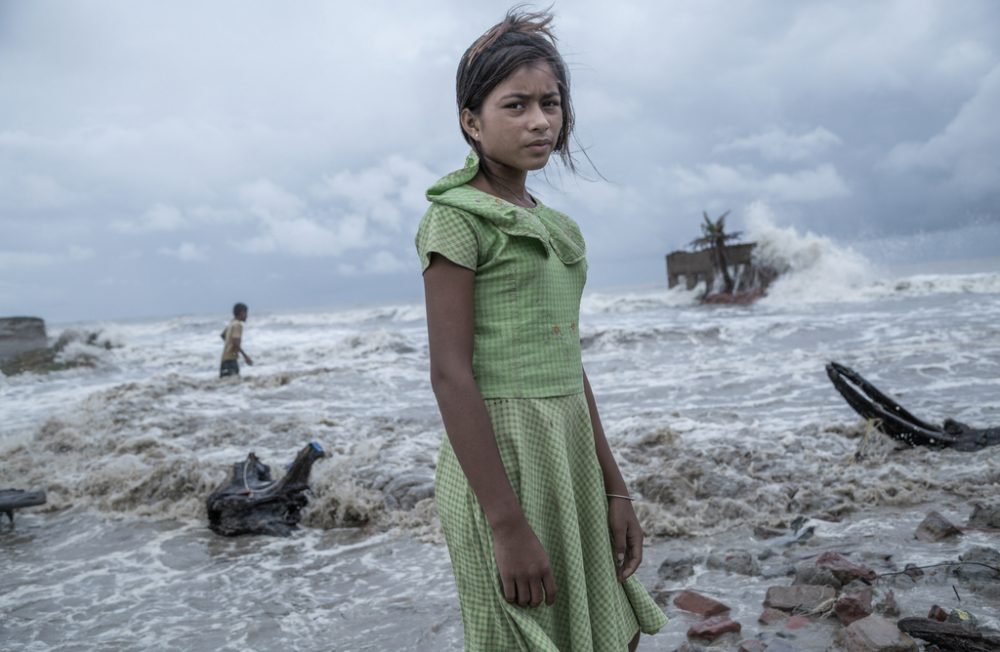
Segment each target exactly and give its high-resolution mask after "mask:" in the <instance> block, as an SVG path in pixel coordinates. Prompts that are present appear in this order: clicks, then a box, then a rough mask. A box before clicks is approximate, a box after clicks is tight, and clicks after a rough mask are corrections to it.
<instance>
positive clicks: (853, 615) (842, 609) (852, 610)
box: [833, 588, 872, 625]
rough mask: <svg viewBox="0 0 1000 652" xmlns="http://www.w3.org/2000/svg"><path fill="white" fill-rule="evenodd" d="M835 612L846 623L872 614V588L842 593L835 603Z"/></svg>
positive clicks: (848, 623)
mask: <svg viewBox="0 0 1000 652" xmlns="http://www.w3.org/2000/svg"><path fill="white" fill-rule="evenodd" d="M833 612H834V613H835V614H837V618H839V619H840V622H842V623H844V624H845V625H850V624H851V623H853V622H854V621H855V620H861V619H862V618H865V617H867V616H870V615H871V614H872V590H871V589H869V588H864V589H861V590H859V591H851V592H848V591H845V592H843V593H841V595H840V597H839V598H837V602H836V603H835V604H834V605H833Z"/></svg>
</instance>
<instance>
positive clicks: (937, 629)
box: [897, 618, 1000, 652]
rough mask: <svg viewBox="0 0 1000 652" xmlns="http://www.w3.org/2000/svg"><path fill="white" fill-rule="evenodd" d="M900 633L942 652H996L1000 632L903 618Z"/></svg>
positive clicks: (945, 622)
mask: <svg viewBox="0 0 1000 652" xmlns="http://www.w3.org/2000/svg"><path fill="white" fill-rule="evenodd" d="M897 626H898V627H899V629H901V630H902V631H904V632H906V633H907V634H909V635H910V636H912V637H913V638H919V639H921V640H923V641H927V642H928V643H933V644H934V645H936V646H938V647H939V648H940V649H941V650H942V651H943V652H997V650H1000V632H993V631H986V630H980V629H979V628H977V627H976V626H975V625H973V624H971V623H954V622H947V621H944V622H942V621H939V620H934V619H932V618H903V619H902V620H900V621H899V622H898V623H897Z"/></svg>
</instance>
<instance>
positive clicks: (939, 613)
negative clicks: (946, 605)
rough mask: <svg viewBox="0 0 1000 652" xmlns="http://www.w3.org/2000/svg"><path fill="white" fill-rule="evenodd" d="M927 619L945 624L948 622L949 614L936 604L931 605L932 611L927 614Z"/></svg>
mask: <svg viewBox="0 0 1000 652" xmlns="http://www.w3.org/2000/svg"><path fill="white" fill-rule="evenodd" d="M927 617H928V618H930V619H931V620H936V621H938V622H939V623H943V622H944V621H946V620H948V612H947V611H945V610H944V609H942V608H941V607H939V606H937V605H936V604H935V605H931V610H930V611H929V612H928V613H927Z"/></svg>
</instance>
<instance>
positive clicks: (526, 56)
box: [455, 5, 576, 170]
mask: <svg viewBox="0 0 1000 652" xmlns="http://www.w3.org/2000/svg"><path fill="white" fill-rule="evenodd" d="M551 23H552V14H551V13H549V12H548V11H537V12H525V11H523V10H522V5H518V6H515V7H512V8H511V9H510V11H508V12H507V15H506V16H505V17H504V19H503V20H502V21H500V22H499V23H497V24H496V25H494V26H493V27H491V28H490V29H489V30H487V31H486V33H485V34H483V35H482V36H480V37H479V38H478V39H476V41H475V42H474V43H473V44H472V45H470V46H469V49H468V50H466V51H465V54H463V55H462V60H461V61H459V62H458V74H457V75H456V79H455V94H456V99H457V100H458V112H459V114H461V113H462V111H463V110H464V109H468V110H469V111H471V112H472V113H474V114H478V113H479V111H480V109H481V108H482V106H483V102H484V101H485V100H486V96H487V95H489V94H490V93H491V92H492V91H493V89H494V88H496V87H497V86H498V85H499V84H500V83H501V82H502V81H503V80H505V79H507V77H509V76H510V75H512V74H513V73H514V72H515V71H516V70H517V69H518V68H520V67H521V66H523V65H526V64H530V63H536V62H539V61H544V62H546V63H548V64H549V65H550V66H552V72H553V73H554V74H555V76H556V82H557V83H558V85H559V94H560V96H561V97H560V105H561V107H562V117H563V120H562V130H560V132H559V134H558V135H557V136H556V142H555V147H554V148H553V149H554V150H555V151H556V152H559V158H560V159H562V162H563V164H565V165H566V167H568V168H569V169H570V170H575V169H576V168H575V165H574V163H573V157H572V154H571V153H570V151H569V137H570V135H571V134H572V133H573V103H572V102H571V101H570V95H569V72H567V70H566V62H564V61H563V58H562V56H561V55H560V54H559V51H558V50H557V49H556V45H555V43H556V37H555V35H554V34H553V33H552V29H551V28H550V25H551ZM462 137H463V138H465V142H467V143H469V145H471V146H472V148H473V149H475V150H476V153H477V154H479V158H480V160H482V158H483V152H482V150H481V147H480V144H479V143H478V142H477V141H476V140H473V139H472V138H470V137H469V134H467V133H465V130H464V129H463V130H462ZM481 169H482V168H481Z"/></svg>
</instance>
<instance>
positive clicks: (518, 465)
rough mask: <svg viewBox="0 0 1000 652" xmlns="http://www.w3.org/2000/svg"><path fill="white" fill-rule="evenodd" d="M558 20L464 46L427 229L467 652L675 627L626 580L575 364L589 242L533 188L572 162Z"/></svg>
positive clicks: (444, 450) (622, 640)
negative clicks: (459, 159)
mask: <svg viewBox="0 0 1000 652" xmlns="http://www.w3.org/2000/svg"><path fill="white" fill-rule="evenodd" d="M550 22H551V16H550V15H549V14H547V13H524V12H521V11H519V10H512V11H511V12H509V13H508V14H507V16H506V17H505V19H504V20H503V21H502V22H501V23H499V24H497V25H496V26H494V27H493V28H491V29H490V30H489V31H487V32H486V33H485V34H484V35H483V36H481V37H480V38H479V39H478V40H476V42H475V43H473V44H472V46H471V47H470V48H469V49H468V50H467V51H466V52H465V54H464V56H463V57H462V60H461V62H460V63H459V67H458V79H457V91H458V109H459V123H460V126H461V129H462V135H463V136H464V138H465V140H466V142H468V143H469V145H470V146H471V147H472V152H471V153H470V154H469V156H468V158H467V159H466V163H465V166H464V167H463V168H462V169H460V170H457V171H455V172H452V173H451V174H449V175H447V176H445V177H444V178H442V179H441V180H440V181H438V182H437V183H436V184H434V186H432V187H431V188H430V189H429V190H428V191H427V198H428V199H429V200H430V202H431V206H430V208H429V209H428V210H427V213H426V215H425V216H424V218H423V220H422V222H421V224H420V228H419V230H418V232H417V237H416V245H417V251H418V254H419V255H420V258H421V262H422V265H423V270H424V273H423V275H424V288H425V294H426V303H427V330H428V340H429V345H430V360H431V384H432V386H433V389H434V394H435V396H436V397H437V402H438V407H439V408H440V410H441V417H442V420H443V421H444V426H445V430H446V432H447V437H446V438H445V439H444V441H443V442H442V446H441V452H440V455H439V459H438V468H437V479H436V489H437V493H436V499H437V506H438V512H439V514H440V517H441V525H442V527H443V529H444V533H445V538H446V540H447V543H448V551H449V554H450V555H451V561H452V566H453V568H454V571H455V580H456V585H457V587H458V595H459V602H460V603H461V607H462V623H463V626H464V631H465V648H466V650H470V651H489V652H494V651H506V650H531V651H539V652H590V651H594V652H624V651H625V650H626V649H628V650H634V649H635V647H636V646H637V645H638V640H639V632H640V631H643V632H646V633H654V632H656V631H657V630H658V629H659V628H660V627H662V625H663V624H664V623H665V622H666V619H665V618H664V616H663V612H662V611H661V610H660V609H659V607H657V606H656V604H655V603H654V602H653V601H652V599H651V598H650V597H649V595H648V594H647V593H646V591H645V589H644V588H643V587H642V585H641V584H640V583H639V581H638V580H637V578H635V577H634V576H633V573H634V572H635V570H636V568H637V567H638V566H639V563H640V562H641V560H642V530H641V529H640V527H639V522H638V520H637V519H636V515H635V511H634V510H633V508H632V503H631V500H632V499H631V497H630V495H629V491H628V487H627V486H626V485H625V482H624V480H623V479H622V476H621V473H620V472H619V470H618V465H617V464H616V463H615V459H614V456H613V455H612V453H611V449H610V448H609V446H608V442H607V440H606V438H605V436H604V431H603V429H602V427H601V420H600V417H599V416H598V413H597V406H596V403H595V401H594V395H593V393H592V391H591V388H590V383H589V382H588V380H587V375H586V373H585V372H584V370H583V366H582V364H581V358H580V336H579V331H578V317H579V308H580V295H581V293H582V291H583V285H584V282H585V280H586V274H587V262H586V259H585V256H584V254H585V247H584V241H583V237H582V236H581V234H580V230H579V228H578V227H577V225H576V223H575V222H574V221H573V220H571V219H570V218H569V217H567V216H566V215H563V214H562V213H559V212H557V211H555V210H552V209H551V208H548V207H546V206H543V205H542V203H541V202H539V201H538V199H537V198H535V197H534V196H532V195H531V194H529V193H528V192H527V190H526V189H525V180H526V176H527V173H528V171H529V170H539V169H541V168H543V167H544V166H545V164H546V163H547V162H548V160H549V157H550V155H551V154H552V152H558V153H559V154H560V156H561V158H562V160H563V162H564V163H566V164H567V165H568V167H569V168H570V169H572V168H573V164H572V158H571V156H570V151H569V138H570V134H571V132H572V129H573V111H572V105H571V103H570V92H569V81H568V76H567V73H566V66H565V63H564V62H563V60H562V57H561V56H560V55H559V53H558V51H557V50H556V48H555V39H554V37H553V35H552V32H551V31H550Z"/></svg>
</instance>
